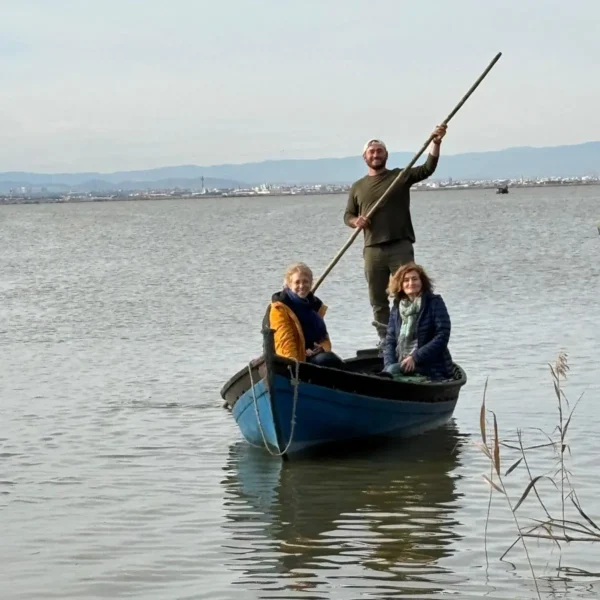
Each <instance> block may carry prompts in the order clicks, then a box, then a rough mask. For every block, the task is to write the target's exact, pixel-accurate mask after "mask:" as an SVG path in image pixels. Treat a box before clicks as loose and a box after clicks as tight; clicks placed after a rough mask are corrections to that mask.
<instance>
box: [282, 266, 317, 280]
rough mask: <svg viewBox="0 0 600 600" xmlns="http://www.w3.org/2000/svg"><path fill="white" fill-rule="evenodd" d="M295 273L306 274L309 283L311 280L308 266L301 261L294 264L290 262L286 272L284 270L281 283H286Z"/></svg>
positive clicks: (311, 273) (311, 275)
mask: <svg viewBox="0 0 600 600" xmlns="http://www.w3.org/2000/svg"><path fill="white" fill-rule="evenodd" d="M295 273H304V274H305V275H308V277H309V279H310V281H311V283H312V280H313V272H312V271H311V270H310V267H309V266H308V265H307V264H305V263H303V262H297V263H294V264H291V265H290V266H289V267H288V268H287V270H286V272H285V276H284V278H283V285H288V284H289V282H290V279H291V278H292V275H294V274H295Z"/></svg>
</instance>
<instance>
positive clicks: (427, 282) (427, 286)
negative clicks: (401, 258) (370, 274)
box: [387, 262, 434, 300]
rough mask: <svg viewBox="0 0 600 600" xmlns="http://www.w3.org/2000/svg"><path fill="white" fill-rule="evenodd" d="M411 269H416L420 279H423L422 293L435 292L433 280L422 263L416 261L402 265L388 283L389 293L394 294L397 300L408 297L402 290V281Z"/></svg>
mask: <svg viewBox="0 0 600 600" xmlns="http://www.w3.org/2000/svg"><path fill="white" fill-rule="evenodd" d="M411 271H416V272H417V273H418V275H419V279H420V280H421V285H422V288H421V294H424V293H426V292H433V290H434V286H433V281H432V280H431V278H430V277H429V275H427V273H426V272H425V269H424V268H423V267H422V266H421V265H417V264H416V263H414V262H410V263H407V264H405V265H402V266H401V267H400V268H399V269H398V270H397V271H396V272H395V273H394V274H393V275H392V276H391V277H390V282H389V285H388V289H387V291H388V294H389V295H390V296H394V298H395V299H396V300H402V299H403V298H406V297H407V296H406V294H405V293H404V292H403V290H402V281H403V280H404V277H405V275H406V274H407V273H410V272H411Z"/></svg>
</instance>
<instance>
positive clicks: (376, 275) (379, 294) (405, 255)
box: [363, 240, 415, 337]
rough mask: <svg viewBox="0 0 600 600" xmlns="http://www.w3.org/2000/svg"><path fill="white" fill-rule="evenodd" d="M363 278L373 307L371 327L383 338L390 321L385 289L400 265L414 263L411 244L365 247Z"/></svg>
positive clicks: (396, 243) (407, 241)
mask: <svg viewBox="0 0 600 600" xmlns="http://www.w3.org/2000/svg"><path fill="white" fill-rule="evenodd" d="M363 258H364V262H365V277H366V279H367V285H368V286H369V300H370V301H371V306H372V307H373V321H374V322H373V325H374V326H375V327H376V329H377V333H378V334H379V337H383V336H385V331H386V329H387V324H388V322H389V320H390V303H389V298H388V293H387V287H388V285H389V282H390V275H393V274H394V273H395V272H396V271H397V270H398V269H399V268H400V267H401V266H402V265H405V264H406V263H409V262H411V261H414V259H415V253H414V249H413V245H412V242H410V241H409V240H400V241H397V242H387V243H385V244H378V245H376V246H366V247H365V248H364V250H363Z"/></svg>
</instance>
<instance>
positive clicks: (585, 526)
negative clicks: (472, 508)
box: [477, 352, 600, 598]
mask: <svg viewBox="0 0 600 600" xmlns="http://www.w3.org/2000/svg"><path fill="white" fill-rule="evenodd" d="M549 367H550V373H551V376H552V382H553V386H554V395H555V397H556V404H557V418H558V423H557V426H556V428H555V429H554V431H553V432H552V434H551V435H548V434H547V433H545V432H542V433H543V435H544V437H545V439H546V440H547V441H545V442H544V443H541V444H535V445H531V446H527V445H526V444H525V443H524V441H523V431H522V430H521V429H519V430H517V437H516V440H505V441H503V440H501V439H500V436H499V433H498V420H497V418H496V414H495V413H494V412H493V411H491V410H488V409H487V408H486V391H487V381H486V385H485V388H484V392H483V401H482V404H481V412H480V422H479V425H480V430H481V431H480V432H481V440H480V441H478V442H477V446H478V447H479V448H480V450H481V451H482V452H483V454H484V455H485V456H486V457H487V458H488V460H489V461H490V474H489V476H488V475H484V476H483V477H484V479H485V480H486V481H487V483H488V484H489V486H490V502H489V505H488V517H487V520H486V528H485V547H486V560H487V556H488V554H487V528H488V522H489V519H490V509H491V500H492V495H493V494H494V492H497V493H499V494H501V495H502V496H503V497H504V499H505V502H506V504H507V507H508V509H509V510H510V512H511V515H512V518H513V521H514V524H515V529H516V539H515V541H514V542H513V543H512V544H511V545H510V547H509V548H508V549H507V550H506V552H505V553H504V554H503V555H502V556H501V557H500V559H501V560H502V559H504V557H505V556H507V555H508V553H509V552H510V551H511V550H512V549H513V548H514V547H515V546H516V545H517V544H519V543H520V544H521V545H522V547H523V549H524V551H525V555H526V557H527V563H528V566H529V569H530V571H531V575H532V577H533V580H534V582H535V587H536V592H537V595H538V598H541V595H540V590H539V587H538V577H537V576H536V573H535V570H534V568H533V564H532V561H531V558H530V555H529V550H528V547H527V543H526V540H528V539H531V538H536V539H538V540H541V539H546V540H552V542H553V543H554V544H556V546H557V547H558V548H559V549H560V548H561V543H566V544H571V543H573V542H600V527H598V525H597V524H596V522H595V521H594V520H593V519H592V518H591V517H590V516H589V515H588V514H587V513H586V512H585V511H584V510H583V508H582V506H581V503H580V501H579V498H578V497H577V493H576V491H575V488H574V485H573V481H572V474H571V472H570V470H569V468H568V457H569V455H570V452H571V450H570V446H569V441H568V437H567V434H568V431H569V426H570V424H571V420H572V418H573V414H574V411H575V409H576V408H577V404H578V403H579V400H581V397H580V398H579V399H578V400H577V402H576V403H575V404H574V405H573V406H572V407H571V405H570V403H569V400H568V398H567V396H566V395H565V393H564V390H563V384H564V381H565V380H566V377H567V372H568V371H569V365H568V362H567V355H566V354H565V353H564V352H561V353H560V354H559V355H558V357H557V358H556V360H555V362H554V363H553V364H550V365H549ZM489 415H491V418H490V417H489ZM489 422H491V426H490V429H491V431H490V433H489V434H488V431H487V430H488V423H489ZM539 431H541V430H539ZM505 449H510V450H512V451H516V452H517V456H518V458H517V460H514V461H513V462H512V464H510V466H509V467H508V468H507V469H506V470H505V471H504V472H502V451H503V450H505ZM541 449H551V450H552V451H553V454H554V461H553V464H552V468H551V469H549V470H548V471H547V472H546V473H543V474H534V472H533V469H532V467H531V456H532V453H534V452H536V451H539V450H541ZM519 468H521V470H523V469H524V470H525V471H526V474H527V484H526V486H525V488H524V489H523V490H522V491H521V492H520V494H519V497H518V500H516V501H515V499H514V498H513V497H512V496H511V494H510V493H509V489H508V486H507V483H506V482H507V478H508V477H509V475H510V474H511V473H513V472H514V471H516V470H517V469H519ZM546 482H549V483H550V484H551V488H553V489H554V491H555V496H553V497H552V499H551V500H552V502H553V505H555V506H557V507H559V508H558V509H556V512H557V513H558V514H556V515H555V514H553V513H552V510H551V509H550V508H549V503H548V502H544V501H543V499H542V495H541V490H540V487H541V484H542V483H546ZM556 494H557V495H558V498H557V497H556ZM528 499H535V502H536V504H537V505H538V509H540V510H541V518H526V517H525V518H521V517H520V515H519V513H518V511H519V508H520V507H521V506H522V505H523V504H524V503H525V502H526V501H527V500H528Z"/></svg>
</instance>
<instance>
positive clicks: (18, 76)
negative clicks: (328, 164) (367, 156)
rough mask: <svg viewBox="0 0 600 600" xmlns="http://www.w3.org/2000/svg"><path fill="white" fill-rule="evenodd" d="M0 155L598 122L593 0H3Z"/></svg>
mask: <svg viewBox="0 0 600 600" xmlns="http://www.w3.org/2000/svg"><path fill="white" fill-rule="evenodd" d="M1 4H2V8H1V11H0V13H1V14H0V81H1V82H2V93H1V94H0V131H1V132H2V137H3V140H2V143H1V144H0V171H9V170H28V171H45V172H60V171H83V170H93V171H112V170H121V169H145V168H153V167H157V166H168V165H178V164H199V165H210V164H220V163H224V162H235V163H237V162H247V161H256V160H264V159H279V158H319V157H331V156H350V155H358V154H360V151H361V149H362V145H363V144H364V142H365V141H366V139H368V138H370V137H380V138H382V139H384V140H385V141H386V142H387V143H388V146H389V147H390V149H391V150H393V151H410V152H415V151H416V150H417V149H418V148H419V147H420V146H421V145H422V144H423V142H424V141H425V139H426V138H427V136H428V134H429V133H430V130H431V129H432V128H433V126H434V125H435V124H436V123H437V122H439V121H441V120H442V119H443V118H444V117H445V116H446V115H447V114H448V112H449V111H450V110H451V109H452V107H453V106H454V105H455V104H456V102H457V101H458V100H459V99H460V98H461V96H462V95H463V93H464V92H466V90H467V89H468V88H469V87H470V86H471V84H472V83H473V81H474V80H475V79H476V78H477V77H478V76H479V74H480V72H481V71H483V69H484V68H485V67H486V66H487V64H488V63H489V62H490V60H491V59H492V58H493V57H494V55H495V54H496V53H497V52H499V51H501V52H503V56H502V58H501V59H500V61H499V63H498V64H497V65H496V67H495V68H494V69H493V70H492V72H491V73H490V74H489V75H488V78H487V79H486V80H485V81H484V83H483V84H482V86H481V87H480V88H479V90H478V91H477V92H476V93H475V95H474V96H473V97H472V98H471V99H470V100H469V101H468V103H467V104H466V105H465V106H464V107H463V109H462V110H461V111H460V112H459V114H458V115H457V116H456V117H455V119H454V120H453V121H452V123H451V125H450V128H449V133H448V136H447V138H446V143H445V146H444V152H447V153H449V154H455V153H458V152H465V151H479V150H490V149H500V148H506V147H510V146H520V145H531V146H544V145H559V144H572V143H580V142H585V141H590V140H598V139H600V116H599V114H598V110H599V109H598V107H599V106H600V102H599V99H600V94H599V93H600V78H599V77H598V60H599V58H600V2H599V1H598V0H577V1H576V2H563V1H561V2H559V1H555V0H528V1H525V0H506V1H504V2H497V3H495V4H493V5H492V3H491V2H485V1H483V0H451V1H450V0H427V1H425V2H408V1H401V0H379V1H376V2H368V1H366V0H360V1H355V0H286V1H284V0H221V1H218V2H217V1H210V2H206V1H203V0H169V1H167V0H51V1H50V0H2V2H1Z"/></svg>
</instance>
